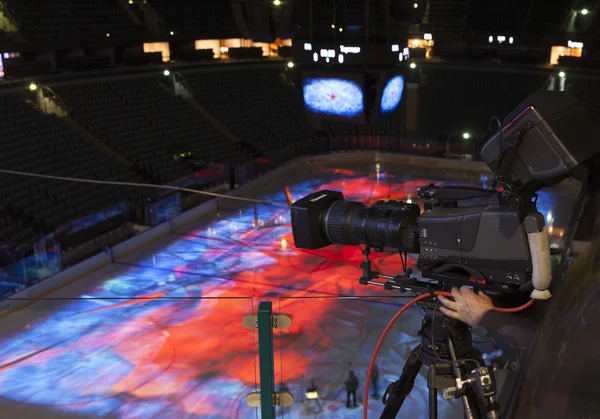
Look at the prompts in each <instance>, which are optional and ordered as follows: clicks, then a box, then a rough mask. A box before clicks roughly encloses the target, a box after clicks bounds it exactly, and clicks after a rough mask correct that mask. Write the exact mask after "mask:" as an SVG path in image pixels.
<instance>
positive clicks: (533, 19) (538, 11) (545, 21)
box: [526, 0, 573, 43]
mask: <svg viewBox="0 0 600 419" xmlns="http://www.w3.org/2000/svg"><path fill="white" fill-rule="evenodd" d="M572 4H573V2H572V1H570V0H553V1H549V2H542V1H534V2H533V5H532V6H531V11H530V13H529V19H528V21H527V28H526V32H527V34H528V37H527V41H528V43H530V42H533V41H534V40H535V39H536V38H537V39H538V40H542V39H552V40H553V39H555V38H556V40H557V41H558V39H559V38H558V37H557V34H558V33H559V30H560V27H561V26H562V24H563V22H564V20H565V19H566V17H567V13H568V11H569V7H570V6H571V5H572Z"/></svg>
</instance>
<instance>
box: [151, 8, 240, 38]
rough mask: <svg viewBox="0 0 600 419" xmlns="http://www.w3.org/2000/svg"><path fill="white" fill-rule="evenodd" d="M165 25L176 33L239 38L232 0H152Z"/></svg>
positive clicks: (204, 36)
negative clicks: (230, 0)
mask: <svg viewBox="0 0 600 419" xmlns="http://www.w3.org/2000/svg"><path fill="white" fill-rule="evenodd" d="M149 3H150V5H151V6H152V7H153V8H154V10H155V11H156V12H157V13H158V15H159V16H161V17H162V19H163V21H164V25H165V28H166V29H167V30H168V31H169V32H170V31H173V32H174V33H175V34H176V35H183V34H193V35H197V36H201V37H203V38H239V37H240V33H239V31H238V30H237V28H236V25H235V22H234V20H233V12H232V9H231V2H229V1H189V0H169V1H164V0H150V1H149Z"/></svg>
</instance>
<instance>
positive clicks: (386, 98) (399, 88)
mask: <svg viewBox="0 0 600 419" xmlns="http://www.w3.org/2000/svg"><path fill="white" fill-rule="evenodd" d="M403 91H404V77H402V76H396V77H393V78H391V79H390V80H388V82H387V84H386V86H385V88H384V89H383V95H382V97H381V112H382V113H388V112H393V111H395V110H396V109H398V105H399V104H400V100H402V92H403Z"/></svg>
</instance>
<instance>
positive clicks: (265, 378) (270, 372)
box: [258, 301, 275, 419]
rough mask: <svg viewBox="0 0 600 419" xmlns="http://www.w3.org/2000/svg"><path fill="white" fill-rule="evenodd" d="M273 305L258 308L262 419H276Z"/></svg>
mask: <svg viewBox="0 0 600 419" xmlns="http://www.w3.org/2000/svg"><path fill="white" fill-rule="evenodd" d="M272 314H273V305H272V303H271V302H270V301H263V302H262V303H260V304H259V306H258V359H259V362H260V413H261V417H262V419H275V406H273V393H274V392H275V388H274V387H275V368H274V362H273V358H274V352H273V327H272V323H271V315H272Z"/></svg>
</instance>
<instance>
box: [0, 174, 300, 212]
mask: <svg viewBox="0 0 600 419" xmlns="http://www.w3.org/2000/svg"><path fill="white" fill-rule="evenodd" d="M0 173H6V174H9V175H17V176H29V177H37V178H42V179H52V180H64V181H68V182H80V183H95V184H100V185H116V186H136V187H141V188H153V189H170V190H173V191H180V192H191V193H195V194H199V195H207V196H214V197H217V198H224V199H231V200H234V201H244V202H253V203H257V204H269V205H277V206H284V207H288V206H289V205H288V204H283V203H278V202H271V201H262V200H260V199H252V198H243V197H239V196H230V195H224V194H220V193H215V192H207V191H198V190H196V189H190V188H182V187H179V186H170V185H155V184H152V183H135V182H117V181H113V180H95V179H81V178H74V177H66V176H53V175H42V174H39V173H30V172H19V171H16V170H6V169H0Z"/></svg>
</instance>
